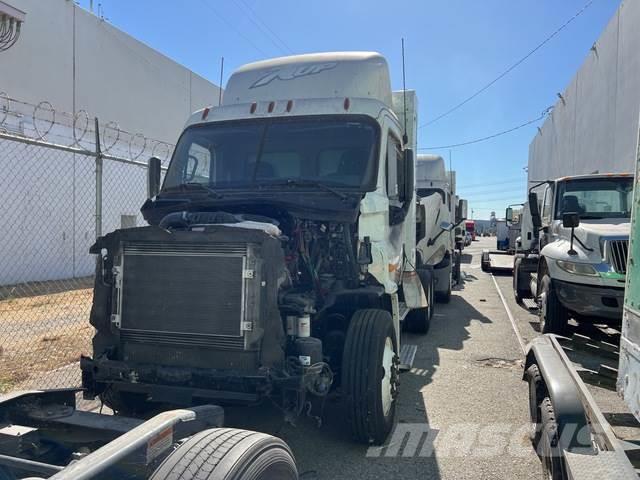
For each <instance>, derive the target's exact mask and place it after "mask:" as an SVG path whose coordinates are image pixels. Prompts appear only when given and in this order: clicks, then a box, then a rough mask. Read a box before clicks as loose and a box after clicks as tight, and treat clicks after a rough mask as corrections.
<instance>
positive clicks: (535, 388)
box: [525, 364, 546, 452]
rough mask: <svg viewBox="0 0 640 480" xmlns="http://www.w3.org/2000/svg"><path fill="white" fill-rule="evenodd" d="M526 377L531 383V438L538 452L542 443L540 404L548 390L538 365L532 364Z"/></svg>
mask: <svg viewBox="0 0 640 480" xmlns="http://www.w3.org/2000/svg"><path fill="white" fill-rule="evenodd" d="M525 378H526V380H527V382H528V383H529V416H530V418H531V431H530V434H529V438H530V440H531V444H532V445H533V448H534V449H535V451H536V452H538V445H539V444H540V433H541V428H540V426H541V424H542V418H541V416H540V404H541V403H542V400H543V399H544V397H545V396H546V390H545V386H544V382H543V380H542V375H540V369H538V366H537V365H535V364H534V365H531V366H530V367H529V368H527V371H526V372H525Z"/></svg>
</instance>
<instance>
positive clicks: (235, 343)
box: [120, 329, 244, 350]
mask: <svg viewBox="0 0 640 480" xmlns="http://www.w3.org/2000/svg"><path fill="white" fill-rule="evenodd" d="M120 338H121V339H122V340H124V341H126V342H137V343H151V344H154V345H173V346H182V347H204V348H216V349H219V350H242V349H243V348H244V339H243V338H242V337H224V336H219V335H198V334H193V333H183V332H166V331H165V332H152V331H149V330H130V329H124V330H121V331H120Z"/></svg>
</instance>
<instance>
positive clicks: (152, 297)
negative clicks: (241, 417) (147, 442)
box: [81, 52, 431, 444]
mask: <svg viewBox="0 0 640 480" xmlns="http://www.w3.org/2000/svg"><path fill="white" fill-rule="evenodd" d="M416 124H417V99H416V95H415V93H414V92H413V91H405V92H392V91H391V86H390V78H389V69H388V66H387V62H386V60H385V59H384V58H383V57H382V56H381V55H379V54H377V53H370V52H342V53H320V54H310V55H299V56H291V57H283V58H276V59H273V60H266V61H261V62H256V63H252V64H249V65H245V66H243V67H241V68H239V69H238V70H236V71H235V72H234V73H233V75H232V76H231V78H230V79H229V81H228V83H227V86H226V89H225V93H224V99H223V102H222V105H221V106H217V107H208V108H204V109H202V110H200V111H198V112H196V113H194V114H193V115H192V116H191V118H190V119H189V121H188V122H187V125H186V128H185V129H184V132H183V133H182V135H181V136H180V138H179V140H178V142H177V145H176V148H175V151H174V153H173V157H172V159H171V163H170V165H169V168H168V171H167V173H166V175H165V177H164V182H163V184H162V187H160V173H159V172H160V163H159V161H158V160H157V159H151V160H150V164H149V172H150V179H151V181H150V188H149V199H148V200H147V202H146V203H145V204H144V205H143V207H142V212H143V215H144V217H145V219H146V220H147V221H148V223H149V226H147V227H143V228H135V229H126V230H117V231H115V232H112V233H110V234H108V235H106V236H104V237H102V238H100V239H98V241H97V242H96V244H95V245H94V247H93V248H92V252H94V253H96V254H98V255H100V263H99V268H98V275H97V280H96V285H95V292H94V293H95V294H94V300H93V309H92V313H91V323H92V324H93V325H94V326H95V328H96V331H97V332H96V335H95V338H94V342H93V355H92V357H91V358H88V357H85V358H83V359H82V362H81V368H82V371H83V377H82V378H83V386H84V388H85V395H86V396H87V397H89V398H93V397H95V396H96V395H100V396H101V397H102V398H103V399H104V401H105V402H106V403H107V404H109V405H110V406H111V407H112V408H114V409H115V410H121V409H131V408H134V407H135V408H136V409H144V408H145V407H146V405H147V404H149V403H153V402H162V403H167V404H171V405H191V404H192V403H199V402H203V401H209V400H213V401H215V400H223V401H225V402H226V403H241V404H242V403H246V404H251V403H255V402H258V401H261V400H263V399H271V400H273V401H274V402H277V403H278V404H279V405H280V406H281V408H282V409H283V410H284V412H285V418H286V419H288V420H292V419H293V418H295V417H296V416H297V415H300V414H302V413H306V414H308V415H313V416H316V417H319V416H320V415H321V414H322V404H323V398H324V397H325V396H326V395H327V394H328V393H329V392H330V391H331V390H332V389H333V388H334V387H336V386H338V385H340V386H341V391H342V393H343V398H344V400H345V403H346V413H347V423H348V425H350V427H351V430H352V433H353V436H354V437H355V439H357V440H359V441H361V442H364V443H375V444H380V443H382V442H384V440H385V438H386V437H387V434H388V433H389V431H390V430H391V428H392V426H393V423H394V418H395V409H396V403H397V402H396V400H397V396H398V392H399V372H400V369H401V364H403V363H404V364H408V363H410V361H412V360H411V358H410V357H411V355H412V354H413V355H415V347H414V348H405V347H408V346H401V344H400V331H401V324H402V323H403V322H408V323H409V324H411V325H413V326H416V327H417V328H418V329H419V330H422V331H426V326H428V323H429V312H428V310H429V308H428V307H429V305H430V301H431V299H430V298H428V295H425V286H424V284H423V283H421V275H420V272H419V271H416V269H415V267H414V266H415V265H416V248H415V244H416V222H415V215H416V210H415V209H416V201H415V183H414V158H413V152H414V151H415V149H416ZM427 291H428V288H427ZM401 347H403V348H402V352H404V353H406V355H403V354H401Z"/></svg>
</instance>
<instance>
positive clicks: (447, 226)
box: [440, 221, 453, 232]
mask: <svg viewBox="0 0 640 480" xmlns="http://www.w3.org/2000/svg"><path fill="white" fill-rule="evenodd" d="M440 228H441V229H442V230H444V231H445V232H450V231H451V230H453V223H451V222H447V221H443V222H441V223H440Z"/></svg>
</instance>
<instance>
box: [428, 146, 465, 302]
mask: <svg viewBox="0 0 640 480" xmlns="http://www.w3.org/2000/svg"><path fill="white" fill-rule="evenodd" d="M454 176H455V172H447V171H446V169H445V163H444V159H443V158H442V157H440V156H438V155H418V156H417V158H416V192H417V201H418V205H417V211H416V225H417V226H416V234H417V254H416V262H417V266H418V267H417V268H418V269H426V270H427V273H425V275H426V276H428V277H433V281H432V282H431V279H429V281H427V282H425V283H427V284H431V283H432V284H433V288H432V290H433V291H434V292H435V298H436V299H437V300H439V301H442V302H445V303H447V302H449V300H450V298H451V287H452V285H453V284H455V283H457V282H459V281H460V251H459V250H460V249H459V248H456V238H455V228H456V227H457V226H459V225H460V223H461V222H462V221H464V220H465V219H466V212H463V210H466V209H465V207H464V205H465V204H464V202H462V203H461V202H458V203H456V199H457V196H456V193H455V182H454V178H455V177H454ZM458 247H459V244H458ZM430 290H431V289H430Z"/></svg>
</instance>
